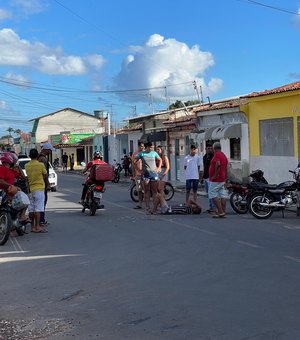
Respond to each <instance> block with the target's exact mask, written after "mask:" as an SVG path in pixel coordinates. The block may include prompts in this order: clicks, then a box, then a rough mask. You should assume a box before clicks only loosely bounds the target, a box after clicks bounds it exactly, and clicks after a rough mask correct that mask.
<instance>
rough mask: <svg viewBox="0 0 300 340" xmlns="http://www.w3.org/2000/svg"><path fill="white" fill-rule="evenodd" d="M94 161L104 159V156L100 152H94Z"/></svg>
mask: <svg viewBox="0 0 300 340" xmlns="http://www.w3.org/2000/svg"><path fill="white" fill-rule="evenodd" d="M94 159H102V154H101V152H100V151H95V152H94Z"/></svg>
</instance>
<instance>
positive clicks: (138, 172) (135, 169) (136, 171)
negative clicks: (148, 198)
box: [131, 142, 145, 209]
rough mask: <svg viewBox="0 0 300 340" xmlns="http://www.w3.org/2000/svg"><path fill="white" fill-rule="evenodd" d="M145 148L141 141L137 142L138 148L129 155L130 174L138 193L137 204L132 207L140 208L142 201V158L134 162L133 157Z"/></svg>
mask: <svg viewBox="0 0 300 340" xmlns="http://www.w3.org/2000/svg"><path fill="white" fill-rule="evenodd" d="M144 150H145V145H144V143H143V142H138V150H137V151H135V152H134V153H133V154H132V156H131V163H132V176H133V178H134V180H135V187H136V190H137V193H138V200H139V202H138V204H137V205H136V207H135V208H134V209H142V203H143V179H142V175H143V172H142V160H141V159H140V160H138V161H137V162H136V163H134V160H135V157H136V156H137V155H138V154H139V153H140V152H142V151H144Z"/></svg>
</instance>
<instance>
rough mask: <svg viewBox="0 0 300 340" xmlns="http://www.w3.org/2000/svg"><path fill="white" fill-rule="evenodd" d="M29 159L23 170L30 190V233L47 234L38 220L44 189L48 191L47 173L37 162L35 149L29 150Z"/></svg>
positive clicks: (43, 205) (43, 207)
mask: <svg viewBox="0 0 300 340" xmlns="http://www.w3.org/2000/svg"><path fill="white" fill-rule="evenodd" d="M29 157H30V158H31V161H29V162H28V163H27V164H26V165H25V170H26V174H27V177H28V182H29V189H30V193H29V200H30V204H29V207H28V211H29V217H30V219H31V221H32V222H31V223H32V224H31V232H33V233H47V232H48V231H47V229H45V228H44V227H43V226H41V224H40V218H41V213H42V212H43V211H44V210H45V191H46V190H45V189H50V185H49V182H48V173H47V170H46V168H45V166H44V164H43V163H42V162H39V161H38V160H37V159H38V157H39V153H38V151H37V149H31V150H30V152H29Z"/></svg>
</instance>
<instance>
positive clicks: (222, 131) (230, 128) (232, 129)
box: [211, 124, 242, 140]
mask: <svg viewBox="0 0 300 340" xmlns="http://www.w3.org/2000/svg"><path fill="white" fill-rule="evenodd" d="M241 136H242V129H241V124H232V125H222V126H219V127H217V128H216V129H214V130H213V132H212V134H211V139H213V140H215V139H224V138H241Z"/></svg>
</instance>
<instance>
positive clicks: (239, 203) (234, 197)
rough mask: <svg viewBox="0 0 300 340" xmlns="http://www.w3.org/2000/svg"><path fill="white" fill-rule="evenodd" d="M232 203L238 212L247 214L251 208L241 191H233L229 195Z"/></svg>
mask: <svg viewBox="0 0 300 340" xmlns="http://www.w3.org/2000/svg"><path fill="white" fill-rule="evenodd" d="M229 201H230V205H231V207H232V209H233V210H234V211H235V212H236V213H237V214H246V213H247V212H248V210H249V208H248V205H247V201H246V197H245V196H243V195H242V194H241V193H239V192H233V193H232V194H231V195H230V197H229Z"/></svg>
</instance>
